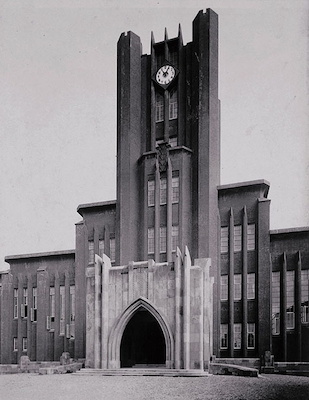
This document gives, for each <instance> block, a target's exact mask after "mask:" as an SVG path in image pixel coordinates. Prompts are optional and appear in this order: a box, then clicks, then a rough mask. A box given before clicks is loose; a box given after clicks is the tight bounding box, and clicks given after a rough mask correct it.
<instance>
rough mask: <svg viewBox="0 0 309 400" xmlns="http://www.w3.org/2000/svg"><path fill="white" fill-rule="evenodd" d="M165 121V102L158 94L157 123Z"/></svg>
mask: <svg viewBox="0 0 309 400" xmlns="http://www.w3.org/2000/svg"><path fill="white" fill-rule="evenodd" d="M163 120H164V101H163V96H162V95H161V94H160V93H157V94H156V122H161V121H163Z"/></svg>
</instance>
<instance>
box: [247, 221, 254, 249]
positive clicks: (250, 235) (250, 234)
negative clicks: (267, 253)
mask: <svg viewBox="0 0 309 400" xmlns="http://www.w3.org/2000/svg"><path fill="white" fill-rule="evenodd" d="M247 250H255V224H249V225H248V227H247Z"/></svg>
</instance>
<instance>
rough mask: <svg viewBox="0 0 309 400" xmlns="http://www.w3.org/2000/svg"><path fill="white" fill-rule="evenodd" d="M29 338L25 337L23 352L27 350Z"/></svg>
mask: <svg viewBox="0 0 309 400" xmlns="http://www.w3.org/2000/svg"><path fill="white" fill-rule="evenodd" d="M27 347H28V340H27V338H26V337H23V352H25V351H27Z"/></svg>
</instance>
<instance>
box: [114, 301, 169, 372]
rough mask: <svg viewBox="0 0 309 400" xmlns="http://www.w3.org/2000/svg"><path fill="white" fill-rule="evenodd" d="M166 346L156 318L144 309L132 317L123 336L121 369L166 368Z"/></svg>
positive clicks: (141, 308) (140, 309)
mask: <svg viewBox="0 0 309 400" xmlns="http://www.w3.org/2000/svg"><path fill="white" fill-rule="evenodd" d="M165 362H166V345H165V339H164V334H163V332H162V329H161V327H160V325H159V323H158V321H157V320H156V318H155V317H154V316H153V315H152V314H151V313H150V312H149V311H148V310H146V309H145V308H144V307H140V308H139V309H138V311H137V312H136V313H135V314H134V315H133V316H132V317H131V319H130V320H129V322H128V323H127V326H126V327H125V330H124V332H123V335H122V339H121V345H120V367H122V368H129V367H133V368H134V367H135V368H136V367H145V368H147V367H148V368H149V367H159V366H161V367H165Z"/></svg>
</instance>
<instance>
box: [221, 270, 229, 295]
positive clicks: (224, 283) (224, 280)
mask: <svg viewBox="0 0 309 400" xmlns="http://www.w3.org/2000/svg"><path fill="white" fill-rule="evenodd" d="M228 282H229V281H228V276H227V275H222V276H221V300H228V288H229V284H228Z"/></svg>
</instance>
